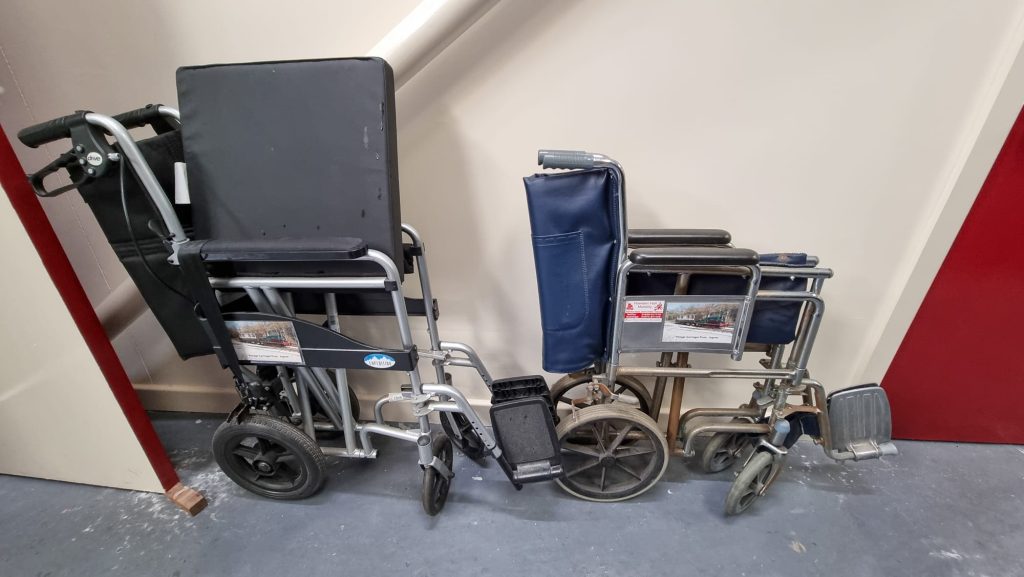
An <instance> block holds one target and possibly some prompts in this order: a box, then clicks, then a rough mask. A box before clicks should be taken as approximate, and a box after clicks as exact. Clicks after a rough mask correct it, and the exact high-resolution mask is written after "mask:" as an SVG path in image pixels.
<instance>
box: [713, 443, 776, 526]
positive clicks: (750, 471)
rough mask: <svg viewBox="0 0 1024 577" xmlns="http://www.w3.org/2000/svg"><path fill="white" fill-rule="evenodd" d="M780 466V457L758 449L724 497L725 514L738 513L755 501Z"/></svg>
mask: <svg viewBox="0 0 1024 577" xmlns="http://www.w3.org/2000/svg"><path fill="white" fill-rule="evenodd" d="M781 468H782V457H780V456H776V455H773V454H772V453H769V452H767V451H760V452H758V453H756V454H754V456H753V457H752V458H751V459H750V461H749V462H748V463H747V465H746V466H745V467H743V470H742V471H740V472H739V474H738V475H736V480H735V481H733V483H732V488H730V489H729V494H728V495H727V496H726V497H725V514H726V515H739V514H740V513H742V512H744V511H746V510H747V509H749V508H750V506H751V505H753V504H754V501H757V499H758V498H760V497H761V496H762V495H764V493H765V491H767V490H768V485H769V484H771V482H772V480H774V478H775V476H776V475H777V474H778V473H779V469H781Z"/></svg>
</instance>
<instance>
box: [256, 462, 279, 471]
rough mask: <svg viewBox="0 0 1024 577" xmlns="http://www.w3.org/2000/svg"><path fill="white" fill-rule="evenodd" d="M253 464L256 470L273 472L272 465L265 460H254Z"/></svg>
mask: <svg viewBox="0 0 1024 577" xmlns="http://www.w3.org/2000/svg"><path fill="white" fill-rule="evenodd" d="M253 465H255V466H256V470H257V471H259V472H260V473H273V472H274V466H273V465H271V464H270V463H268V462H266V461H255V462H254V463H253Z"/></svg>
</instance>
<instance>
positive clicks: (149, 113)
mask: <svg viewBox="0 0 1024 577" xmlns="http://www.w3.org/2000/svg"><path fill="white" fill-rule="evenodd" d="M161 106H162V105H161V104H147V105H145V106H143V107H142V108H137V109H135V110H129V111H128V112H122V113H121V114H115V115H114V120H116V121H118V122H120V123H121V125H122V126H124V127H125V128H137V127H139V126H146V125H149V124H152V123H153V122H156V121H159V120H162V119H163V115H161V114H160V107H161Z"/></svg>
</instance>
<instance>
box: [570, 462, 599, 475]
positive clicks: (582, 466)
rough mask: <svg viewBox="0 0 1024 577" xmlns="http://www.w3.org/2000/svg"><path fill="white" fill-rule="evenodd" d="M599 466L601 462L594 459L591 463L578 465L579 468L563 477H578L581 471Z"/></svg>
mask: <svg viewBox="0 0 1024 577" xmlns="http://www.w3.org/2000/svg"><path fill="white" fill-rule="evenodd" d="M600 464H601V461H600V460H599V459H595V460H593V461H591V462H589V463H585V464H583V465H580V466H579V467H576V468H575V469H573V470H572V471H569V472H568V473H566V474H565V476H566V477H572V476H575V475H579V474H580V473H582V472H583V471H587V470H589V469H593V468H594V467H596V466H598V465H600Z"/></svg>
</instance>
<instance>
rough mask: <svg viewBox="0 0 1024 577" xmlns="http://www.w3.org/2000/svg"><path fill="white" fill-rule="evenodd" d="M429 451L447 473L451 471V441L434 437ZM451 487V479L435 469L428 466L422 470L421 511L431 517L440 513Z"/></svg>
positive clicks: (443, 437)
mask: <svg viewBox="0 0 1024 577" xmlns="http://www.w3.org/2000/svg"><path fill="white" fill-rule="evenodd" d="M431 451H432V452H433V454H434V456H435V457H437V458H438V459H439V460H440V461H441V462H442V463H444V465H445V466H446V467H448V470H449V471H451V470H452V464H453V463H454V458H453V457H454V451H453V450H452V440H451V439H449V438H448V437H447V436H445V435H438V436H436V437H434V440H433V442H432V443H431ZM451 486H452V480H451V478H449V477H447V476H445V475H442V474H441V473H440V472H439V471H438V470H437V469H435V468H433V467H431V466H429V465H428V466H426V467H424V468H423V510H424V511H426V513H427V515H430V516H431V517H433V516H434V515H437V514H438V513H440V512H441V509H444V504H445V502H447V501H448V490H449V489H450V488H451Z"/></svg>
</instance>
